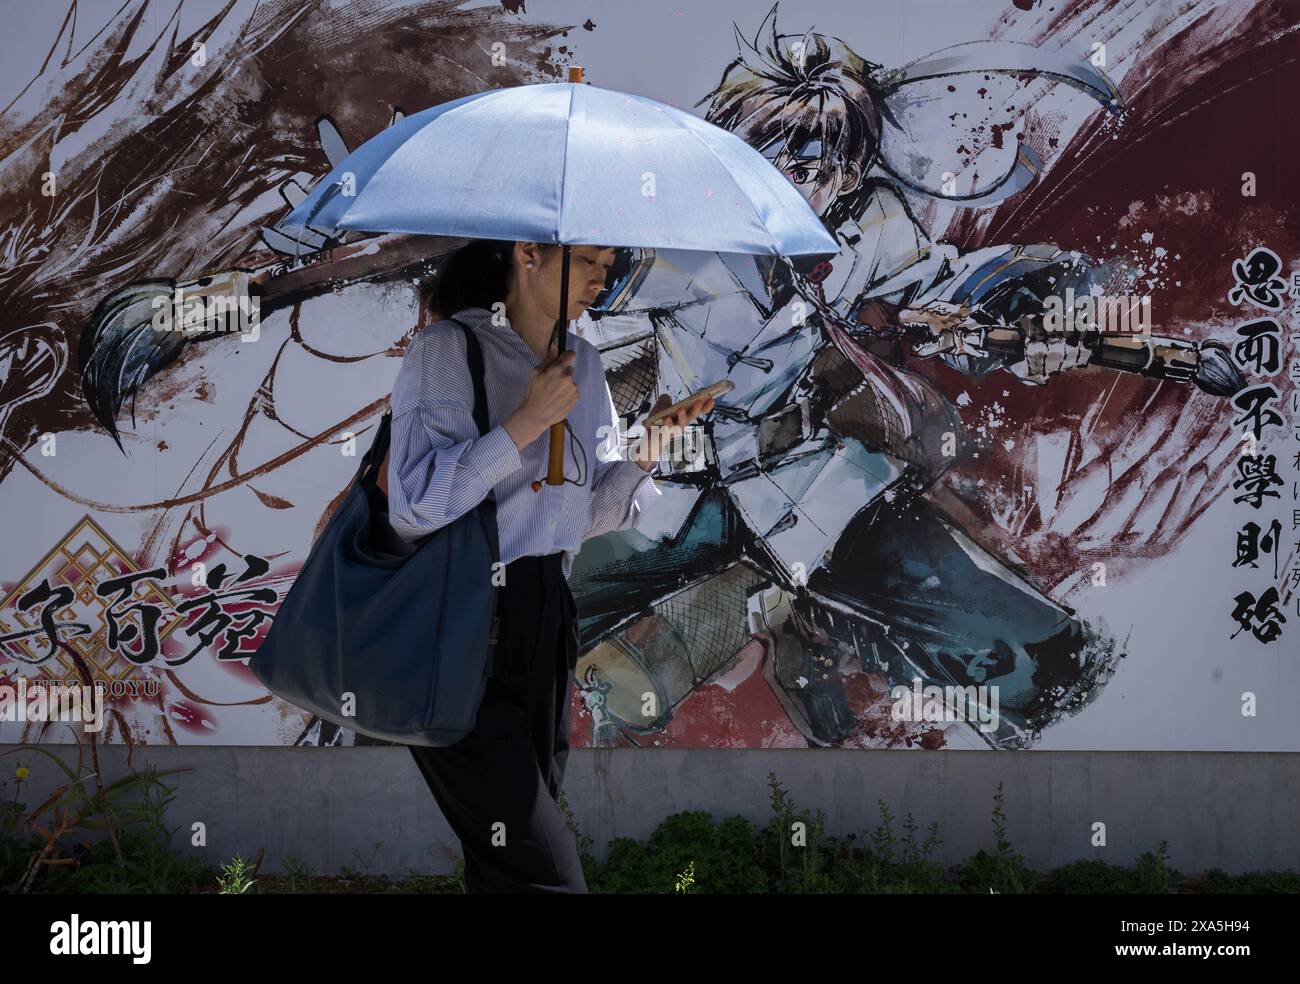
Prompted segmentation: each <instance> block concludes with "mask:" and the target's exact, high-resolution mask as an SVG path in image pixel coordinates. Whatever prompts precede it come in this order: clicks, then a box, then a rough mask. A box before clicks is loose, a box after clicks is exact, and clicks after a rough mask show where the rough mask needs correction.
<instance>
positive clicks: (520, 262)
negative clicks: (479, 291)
mask: <svg viewBox="0 0 1300 984" xmlns="http://www.w3.org/2000/svg"><path fill="white" fill-rule="evenodd" d="M616 255H617V253H616V250H615V249H614V247H613V246H570V247H569V299H568V300H569V310H568V312H567V317H568V319H569V320H570V321H573V320H576V319H577V318H580V317H581V316H582V314H583V312H584V311H586V310H587V308H589V307H591V305H592V303H593V302H594V301H595V300H596V297H597V296H598V295H599V294H600V292H601V291H603V290H604V289H605V278H606V276H607V275H608V274H609V268H610V267H611V266H613V265H614V259H615V256H616ZM529 263H532V266H531V267H529V266H528V264H529ZM563 266H564V249H563V247H560V246H542V245H541V244H539V243H515V274H516V275H517V277H518V278H519V279H518V284H519V287H520V290H521V292H522V293H526V294H528V295H529V296H531V297H532V298H533V299H534V301H535V302H536V303H537V304H538V305H539V306H540V307H541V309H542V310H543V311H545V312H546V313H547V314H548V315H549V316H551V317H558V316H559V312H560V275H561V271H562V269H563Z"/></svg>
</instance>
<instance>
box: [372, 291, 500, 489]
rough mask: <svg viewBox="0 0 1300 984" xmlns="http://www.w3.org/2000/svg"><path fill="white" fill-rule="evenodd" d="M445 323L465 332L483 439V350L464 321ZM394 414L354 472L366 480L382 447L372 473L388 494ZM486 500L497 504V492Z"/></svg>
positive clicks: (382, 425)
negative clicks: (391, 431) (389, 450)
mask: <svg viewBox="0 0 1300 984" xmlns="http://www.w3.org/2000/svg"><path fill="white" fill-rule="evenodd" d="M447 320H448V321H454V322H456V324H458V325H460V328H461V331H462V332H464V333H465V350H466V356H467V359H468V362H469V377H470V382H471V383H473V386H474V423H475V425H476V426H477V427H478V432H479V436H480V437H482V436H483V435H484V434H486V433H487V432H488V431H489V430H490V429H491V428H490V427H489V426H488V412H487V386H486V384H485V383H484V381H483V377H484V374H485V366H484V362H483V347H482V345H480V344H479V340H478V336H477V335H475V334H474V329H472V328H471V327H470V326H469V325H467V324H466V323H465V322H463V321H461V320H460V318H458V317H456V316H455V315H454V314H453V315H450V316H449V317H448V318H447ZM392 419H393V411H392V408H391V407H390V408H389V409H388V410H385V411H384V415H383V417H382V418H381V420H380V422H379V429H378V430H377V431H376V432H375V439H374V441H373V442H372V443H371V445H370V452H369V453H368V454H367V455H366V456H365V458H364V459H363V460H362V462H361V467H360V468H359V469H358V470H357V475H358V477H359V478H362V479H363V480H364V479H365V478H366V477H369V476H367V475H366V469H367V468H368V467H369V466H370V465H371V464H372V462H373V461H374V459H375V458H376V457H378V455H377V454H376V453H375V452H377V451H378V450H379V449H380V448H381V447H382V448H383V452H384V453H383V460H382V461H381V462H380V463H379V466H378V467H377V468H375V470H374V482H375V485H376V487H377V488H378V489H379V491H381V492H382V493H384V495H385V496H387V495H388V444H389V439H390V436H391V435H390V433H389V431H390V428H391V426H392ZM487 498H488V499H491V500H492V501H493V502H495V501H496V489H488V494H487Z"/></svg>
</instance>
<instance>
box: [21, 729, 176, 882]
mask: <svg viewBox="0 0 1300 984" xmlns="http://www.w3.org/2000/svg"><path fill="white" fill-rule="evenodd" d="M89 744H90V748H91V757H92V760H93V763H94V766H93V768H92V770H90V771H89V772H88V771H87V770H86V769H85V755H84V751H85V748H84V746H83V745H82V744H81V743H78V745H77V765H76V768H75V769H74V768H73V767H71V766H69V765H68V764H67V763H66V762H64V761H63V760H62V759H61V758H59V757H58V756H57V755H55V754H54V753H53V752H51V751H50V750H49V749H47V748H43V747H41V746H39V745H20V746H19V747H18V748H16V749H12V750H11V752H18V751H28V752H33V753H37V754H40V755H44V756H46V757H47V758H48V759H49V760H50V761H52V762H54V764H55V765H56V766H58V768H59V769H60V770H61V771H62V772H63V773H64V774H65V775H66V776H67V777H68V781H67V782H66V783H63V784H62V785H59V786H57V787H55V789H54V791H53V792H52V793H51V794H50V795H49V796H48V797H47V798H46V799H45V801H44V802H43V803H41V804H40V805H38V806H37V807H36V808H35V809H33V810H31V812H30V813H26V814H23V813H22V810H23V808H22V807H18V808H17V810H15V805H14V804H16V795H17V794H16V792H15V801H14V803H11V804H9V805H8V806H7V807H6V812H5V824H6V830H7V831H8V830H10V829H11V828H16V827H17V826H18V825H19V824H23V825H25V826H26V828H27V829H30V830H32V831H33V832H35V833H36V834H37V835H39V836H38V837H36V838H34V839H32V840H30V841H27V842H23V843H24V844H25V847H26V849H27V850H26V853H27V858H26V861H25V863H24V864H23V866H22V873H21V874H20V875H18V877H17V881H16V884H15V883H13V882H12V881H11V878H10V876H9V871H10V864H6V866H5V867H6V878H5V883H6V885H13V887H15V888H16V889H17V891H19V892H23V893H27V892H31V891H32V890H33V886H34V885H35V884H36V882H37V879H38V878H39V877H40V876H41V875H42V874H43V873H47V872H50V871H54V870H55V869H59V868H72V869H76V868H79V867H80V865H81V859H82V855H83V854H85V853H86V852H87V851H89V850H91V849H90V848H89V847H87V845H86V844H85V843H80V844H78V845H76V847H75V848H73V849H72V850H71V851H70V852H68V851H65V850H64V847H63V841H64V839H65V838H67V837H68V836H69V835H70V834H73V833H86V832H89V831H99V830H102V831H104V832H105V834H106V835H107V842H108V846H109V849H110V850H111V852H112V857H113V859H114V863H115V864H116V865H117V866H118V868H119V872H120V873H121V878H119V879H117V881H118V883H121V881H122V879H126V881H127V883H129V884H132V885H135V884H136V883H133V882H130V880H129V874H130V873H134V874H135V875H136V876H139V877H143V878H144V883H143V886H142V887H140V886H137V887H134V888H129V889H126V890H129V891H152V890H155V889H156V887H157V886H158V885H159V884H170V879H172V878H174V877H175V876H177V874H178V871H183V872H185V874H184V875H183V877H188V874H189V873H190V872H192V871H193V870H194V869H193V868H186V866H185V865H183V864H182V865H181V867H180V868H179V869H178V868H177V867H176V865H175V864H174V863H173V860H174V859H171V860H169V859H168V856H169V855H170V850H169V848H167V846H166V844H165V842H164V843H163V844H162V845H157V844H156V843H155V838H156V836H157V835H158V834H159V833H160V832H165V828H164V827H163V826H162V820H161V818H162V814H163V812H164V811H165V810H166V807H167V803H168V802H170V800H171V799H172V798H173V797H172V795H171V794H173V793H174V792H175V788H174V787H172V786H168V785H167V784H165V783H163V782H162V781H161V780H160V778H159V777H160V776H164V775H171V774H173V773H176V772H187V771H189V770H188V769H171V770H168V771H167V772H159V771H158V770H157V769H156V768H154V767H152V766H150V767H147V768H146V769H144V770H143V771H138V772H137V771H134V770H132V771H129V772H128V773H127V774H126V775H124V776H122V777H121V778H119V779H117V780H115V781H113V782H111V783H108V784H107V785H105V784H104V782H103V778H102V776H101V774H100V772H99V767H98V761H99V757H98V752H97V751H96V745H95V739H94V737H93V733H92V737H91V739H90V742H89ZM6 754H8V753H6ZM130 761H131V757H130V749H128V757H127V762H128V767H129V765H130ZM158 787H161V788H162V789H163V790H164V791H165V793H164V794H163V797H162V798H161V799H155V798H154V797H153V795H152V794H153V792H154V791H155V789H156V788H158ZM138 824H144V825H145V826H146V827H147V828H148V831H149V833H148V834H147V835H146V836H145V837H143V838H141V837H137V836H133V837H132V838H131V844H132V848H133V852H134V854H133V855H132V856H128V854H127V852H126V851H125V849H124V847H123V843H122V839H123V837H124V835H125V834H126V833H127V832H128V831H129V830H130V828H131V827H133V826H135V825H138ZM168 836H170V835H168ZM6 839H7V843H8V844H9V848H8V850H9V852H10V853H12V852H13V851H14V850H15V847H14V844H15V839H14V838H13V837H12V835H11V834H9V835H7V838H6ZM14 867H16V865H14ZM164 869H165V870H164ZM160 879H161V881H160ZM55 881H56V883H57V882H62V881H63V879H62V878H56V879H55ZM86 890H88V891H89V890H91V889H89V888H88V889H86Z"/></svg>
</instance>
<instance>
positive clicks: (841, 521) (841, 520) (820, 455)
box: [723, 432, 906, 585]
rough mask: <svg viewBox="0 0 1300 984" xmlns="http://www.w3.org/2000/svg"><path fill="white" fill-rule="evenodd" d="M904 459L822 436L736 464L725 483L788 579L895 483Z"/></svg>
mask: <svg viewBox="0 0 1300 984" xmlns="http://www.w3.org/2000/svg"><path fill="white" fill-rule="evenodd" d="M905 471H906V466H905V465H904V464H903V463H902V462H900V461H899V460H898V459H896V458H894V457H892V456H890V455H887V454H883V453H881V452H877V451H872V450H869V449H868V448H867V447H866V446H864V445H863V444H862V443H861V442H859V441H857V440H854V439H853V438H837V437H835V436H833V435H827V434H825V433H824V432H823V434H822V435H821V436H818V437H814V438H811V439H809V440H807V441H803V442H801V443H800V444H798V445H795V446H794V447H792V448H791V449H790V450H789V452H788V453H786V454H785V455H784V457H783V458H782V460H781V461H779V462H776V463H773V464H771V465H768V466H765V467H760V466H759V465H758V463H756V462H754V463H751V464H750V465H749V466H748V467H743V468H740V469H737V470H736V471H733V472H732V473H731V474H730V475H728V476H727V477H726V478H725V479H724V480H723V483H724V487H725V488H726V490H727V494H728V495H729V496H730V497H731V501H732V502H733V503H735V506H736V509H737V511H738V512H739V513H740V515H741V517H742V518H743V520H744V522H745V525H746V526H747V527H748V528H749V529H750V530H751V531H752V532H753V534H754V536H755V537H756V538H757V539H758V540H759V541H761V543H762V545H763V547H764V549H765V552H766V553H767V554H768V555H769V556H770V557H771V558H772V559H773V560H774V561H775V566H776V568H777V569H776V570H775V571H774V573H776V574H777V575H778V576H779V577H781V578H782V579H783V580H785V582H786V584H787V585H794V584H803V583H806V582H807V578H808V576H809V575H810V574H811V573H812V572H813V571H814V570H816V569H817V568H818V567H820V566H821V565H822V563H823V562H824V560H825V556H826V554H827V553H828V551H829V550H830V549H831V548H832V547H833V546H834V544H835V541H836V540H838V539H839V537H840V534H841V532H842V531H843V530H844V528H845V527H846V526H847V525H848V523H849V521H850V520H851V519H852V518H853V516H854V515H855V514H856V513H858V512H860V511H861V510H862V509H864V508H866V506H867V505H868V504H869V503H871V502H873V501H874V500H875V499H876V498H877V497H879V496H880V495H881V494H883V493H884V492H885V490H886V489H888V488H890V487H892V486H894V485H895V484H896V483H898V482H899V481H900V480H901V479H902V478H903V477H904V474H905Z"/></svg>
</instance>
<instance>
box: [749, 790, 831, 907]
mask: <svg viewBox="0 0 1300 984" xmlns="http://www.w3.org/2000/svg"><path fill="white" fill-rule="evenodd" d="M767 782H768V786H769V788H770V789H771V790H772V797H771V803H772V814H773V815H772V818H771V819H770V820H769V821H768V822H767V826H766V827H764V829H763V831H762V833H761V834H760V838H759V845H760V847H759V856H760V858H761V859H762V860H763V862H764V866H765V867H766V869H767V871H768V873H769V880H770V882H771V887H770V889H769V890H770V891H777V892H803V893H809V892H827V891H833V890H834V889H833V886H832V878H831V874H830V871H829V865H828V861H829V857H830V856H833V855H834V854H835V846H834V844H832V845H828V846H827V848H826V849H825V850H823V845H822V836H823V834H824V832H825V829H826V814H825V813H824V812H823V811H821V810H818V811H817V812H816V814H812V813H810V812H809V811H807V810H804V811H802V812H797V811H796V810H795V808H794V805H793V803H792V801H791V800H790V797H789V795H788V794H787V793H786V791H785V787H783V786H782V785H781V783H780V782H779V781H778V780H777V778H776V773H774V772H769V773H768V774H767ZM796 825H797V826H796Z"/></svg>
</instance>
